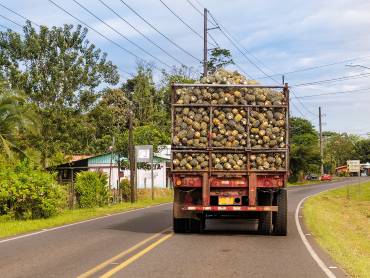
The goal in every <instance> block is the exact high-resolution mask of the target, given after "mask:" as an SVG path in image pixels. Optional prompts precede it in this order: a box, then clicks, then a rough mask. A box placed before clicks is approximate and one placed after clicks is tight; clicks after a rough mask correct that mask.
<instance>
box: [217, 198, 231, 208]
mask: <svg viewBox="0 0 370 278" xmlns="http://www.w3.org/2000/svg"><path fill="white" fill-rule="evenodd" d="M233 204H234V197H218V205H219V206H225V205H233Z"/></svg>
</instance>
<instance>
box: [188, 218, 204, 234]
mask: <svg viewBox="0 0 370 278" xmlns="http://www.w3.org/2000/svg"><path fill="white" fill-rule="evenodd" d="M201 228H202V223H201V220H197V219H189V231H190V232H191V233H200V231H201V230H202V229H201Z"/></svg>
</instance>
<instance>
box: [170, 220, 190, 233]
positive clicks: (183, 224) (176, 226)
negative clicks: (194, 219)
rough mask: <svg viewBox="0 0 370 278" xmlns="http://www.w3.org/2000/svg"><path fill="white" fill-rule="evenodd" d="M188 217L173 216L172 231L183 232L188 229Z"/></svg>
mask: <svg viewBox="0 0 370 278" xmlns="http://www.w3.org/2000/svg"><path fill="white" fill-rule="evenodd" d="M188 222H189V219H187V218H175V217H174V218H173V231H174V233H185V232H186V231H187V229H188Z"/></svg>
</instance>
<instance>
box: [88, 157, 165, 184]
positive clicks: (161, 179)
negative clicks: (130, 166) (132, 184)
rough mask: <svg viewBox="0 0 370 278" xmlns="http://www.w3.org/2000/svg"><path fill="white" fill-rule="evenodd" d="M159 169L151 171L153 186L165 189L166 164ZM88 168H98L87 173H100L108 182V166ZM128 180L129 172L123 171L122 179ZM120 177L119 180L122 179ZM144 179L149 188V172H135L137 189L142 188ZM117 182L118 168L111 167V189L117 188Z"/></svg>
mask: <svg viewBox="0 0 370 278" xmlns="http://www.w3.org/2000/svg"><path fill="white" fill-rule="evenodd" d="M160 166H161V168H160V169H158V170H154V171H153V175H154V186H155V187H161V188H165V187H166V163H160ZM89 167H99V168H90V169H89V171H102V172H104V173H106V174H107V176H108V180H109V166H108V165H107V164H90V165H89ZM123 178H127V179H130V170H125V171H124V177H123ZM123 178H122V177H121V179H123ZM145 179H146V188H150V187H151V185H152V181H151V171H150V170H142V169H139V170H138V171H137V182H138V184H137V188H144V185H145ZM117 182H118V168H117V167H112V177H111V187H112V188H117Z"/></svg>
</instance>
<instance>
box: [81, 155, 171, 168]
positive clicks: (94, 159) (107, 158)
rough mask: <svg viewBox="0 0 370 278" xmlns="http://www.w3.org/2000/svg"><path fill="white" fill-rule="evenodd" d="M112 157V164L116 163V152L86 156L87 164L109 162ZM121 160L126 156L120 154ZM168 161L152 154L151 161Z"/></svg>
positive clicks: (124, 159) (125, 159)
mask: <svg viewBox="0 0 370 278" xmlns="http://www.w3.org/2000/svg"><path fill="white" fill-rule="evenodd" d="M111 159H112V164H117V162H118V154H112V153H106V154H101V155H97V156H93V157H90V158H88V165H89V166H90V165H93V164H110V163H111ZM121 160H123V161H127V158H126V157H122V156H121ZM167 161H169V159H166V158H162V157H158V156H156V155H154V157H153V162H154V163H164V162H167Z"/></svg>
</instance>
